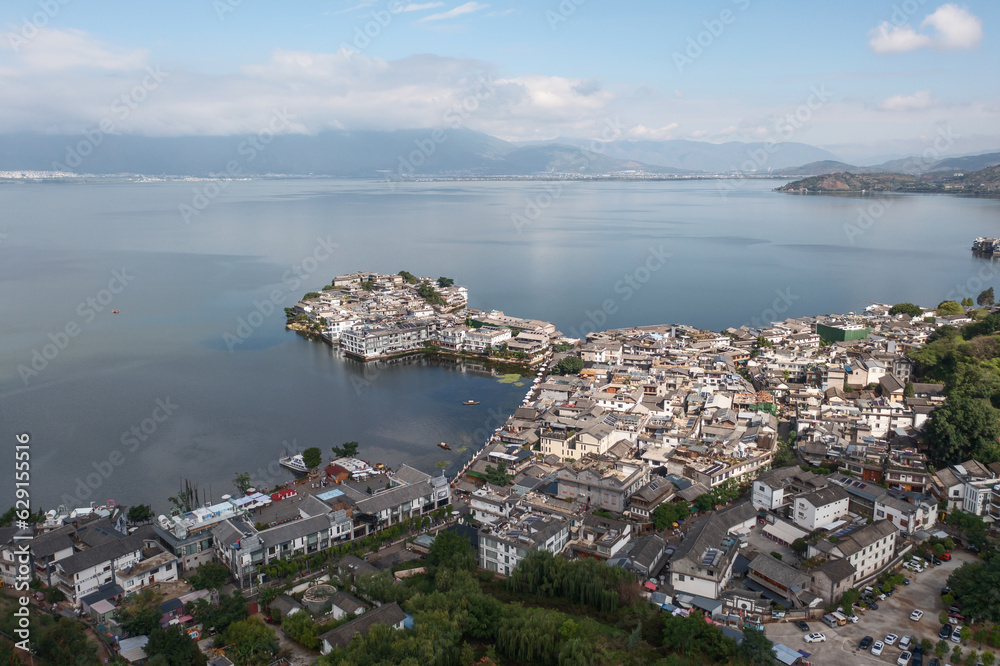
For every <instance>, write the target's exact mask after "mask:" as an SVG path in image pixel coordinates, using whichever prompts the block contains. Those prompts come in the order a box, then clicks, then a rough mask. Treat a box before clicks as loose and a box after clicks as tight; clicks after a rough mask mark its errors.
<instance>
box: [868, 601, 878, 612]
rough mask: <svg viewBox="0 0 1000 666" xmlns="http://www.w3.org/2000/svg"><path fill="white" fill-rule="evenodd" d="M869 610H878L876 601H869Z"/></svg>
mask: <svg viewBox="0 0 1000 666" xmlns="http://www.w3.org/2000/svg"><path fill="white" fill-rule="evenodd" d="M868 608H870V609H872V610H878V604H877V603H875V602H874V601H869V602H868Z"/></svg>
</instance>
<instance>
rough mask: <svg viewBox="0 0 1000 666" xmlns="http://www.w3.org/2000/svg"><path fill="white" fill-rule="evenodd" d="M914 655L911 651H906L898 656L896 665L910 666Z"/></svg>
mask: <svg viewBox="0 0 1000 666" xmlns="http://www.w3.org/2000/svg"><path fill="white" fill-rule="evenodd" d="M912 657H913V655H911V654H910V653H909V652H904V653H902V654H901V655H899V657H897V658H896V666H910V659H911V658H912Z"/></svg>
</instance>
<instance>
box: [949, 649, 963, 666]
mask: <svg viewBox="0 0 1000 666" xmlns="http://www.w3.org/2000/svg"><path fill="white" fill-rule="evenodd" d="M951 660H952V661H953V662H955V663H956V664H957V663H958V662H960V661H962V646H961V645H956V646H955V649H954V650H952V651H951Z"/></svg>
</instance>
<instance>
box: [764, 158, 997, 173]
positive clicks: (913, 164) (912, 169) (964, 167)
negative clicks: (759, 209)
mask: <svg viewBox="0 0 1000 666" xmlns="http://www.w3.org/2000/svg"><path fill="white" fill-rule="evenodd" d="M998 164H1000V152H996V153H983V154H981V155H965V156H962V157H949V158H945V159H940V160H926V159H922V158H921V157H919V156H914V157H906V158H902V159H896V160H890V161H888V162H883V163H882V164H876V165H874V166H866V167H863V166H854V165H852V164H845V163H844V162H838V161H836V160H821V161H817V162H810V163H808V164H803V165H801V166H797V167H790V168H786V169H781V170H778V171H775V172H774V174H773V175H776V176H822V175H825V174H830V173H853V174H869V173H902V174H909V175H914V176H917V175H923V174H935V173H957V172H965V171H979V170H982V169H985V168H987V167H991V166H996V165H998Z"/></svg>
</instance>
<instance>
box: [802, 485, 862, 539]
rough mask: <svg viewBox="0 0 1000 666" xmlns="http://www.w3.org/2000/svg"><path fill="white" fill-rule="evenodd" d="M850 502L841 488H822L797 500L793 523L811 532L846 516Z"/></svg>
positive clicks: (848, 496)
mask: <svg viewBox="0 0 1000 666" xmlns="http://www.w3.org/2000/svg"><path fill="white" fill-rule="evenodd" d="M849 501H850V495H848V494H847V491H845V490H844V489H843V488H841V487H840V486H827V487H826V488H821V489H819V490H816V491H814V492H811V493H808V494H806V495H802V496H800V497H796V498H795V508H794V510H793V512H792V521H793V522H794V523H795V524H796V525H799V526H801V527H803V528H804V529H807V530H809V531H810V532H811V531H812V530H815V529H818V528H820V527H823V526H824V525H829V524H830V523H832V522H833V521H835V520H838V519H840V518H843V517H844V516H846V515H847V506H848V503H849Z"/></svg>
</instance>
